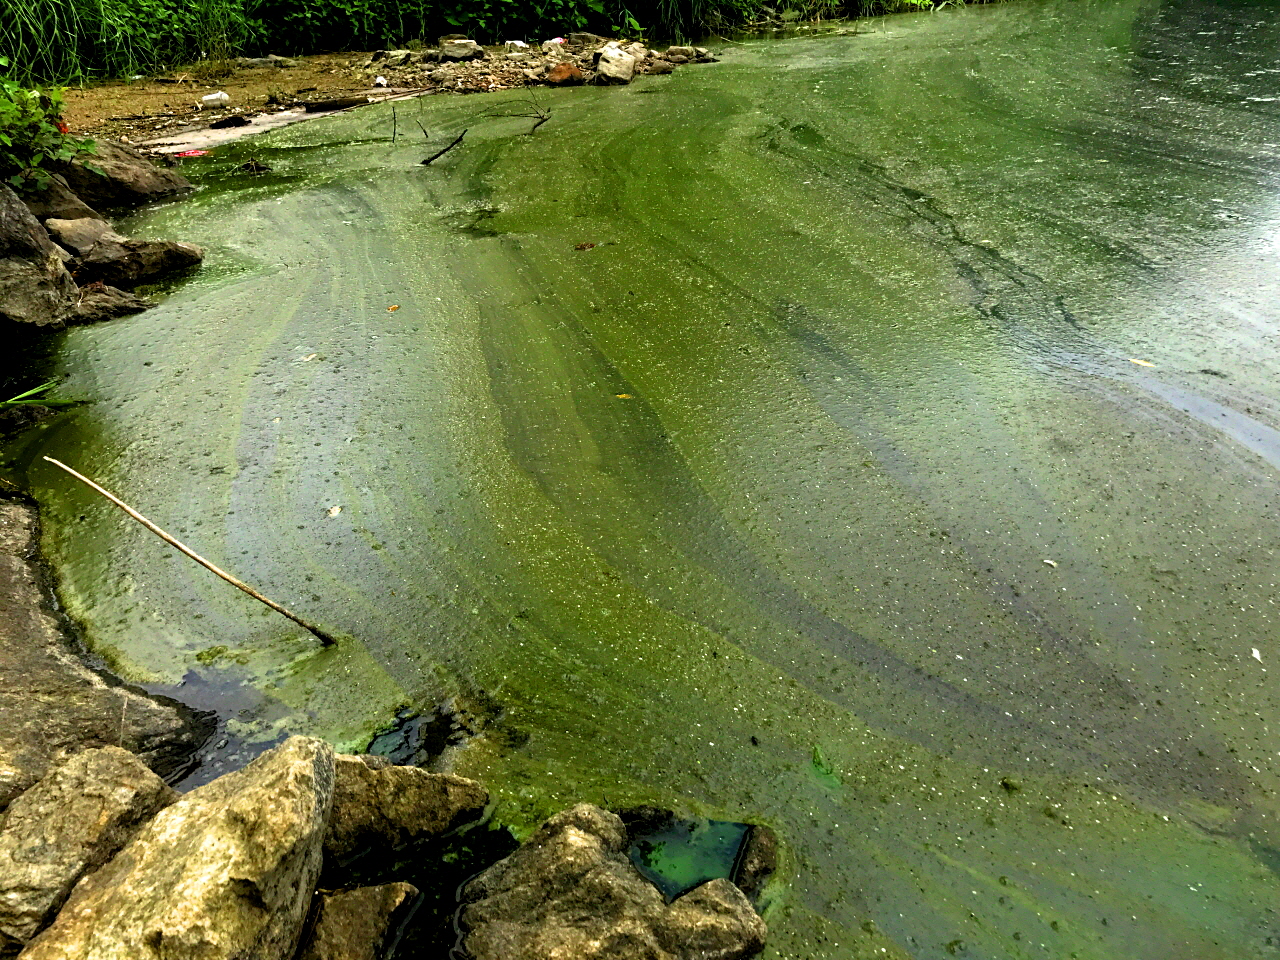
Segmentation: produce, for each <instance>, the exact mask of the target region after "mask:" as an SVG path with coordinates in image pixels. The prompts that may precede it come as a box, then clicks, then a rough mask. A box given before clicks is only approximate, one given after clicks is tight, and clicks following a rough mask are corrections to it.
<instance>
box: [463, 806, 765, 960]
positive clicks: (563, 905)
mask: <svg viewBox="0 0 1280 960" xmlns="http://www.w3.org/2000/svg"><path fill="white" fill-rule="evenodd" d="M627 849H628V838H627V829H626V827H625V825H624V824H623V822H622V820H621V819H619V818H618V816H617V815H616V814H613V813H610V812H609V811H607V810H602V809H600V808H599V807H595V806H592V805H590V804H580V805H578V806H576V807H573V808H572V809H570V810H566V811H564V812H563V813H559V814H557V815H556V816H554V817H552V818H551V819H550V820H548V821H547V822H546V823H544V824H543V825H542V826H541V827H539V828H538V830H537V831H536V832H535V833H534V834H533V836H532V837H530V838H529V840H528V841H527V842H526V843H525V844H524V845H523V846H521V847H520V849H519V850H517V851H516V852H515V853H513V854H512V855H511V856H509V857H507V858H506V859H505V860H501V861H499V862H498V863H496V864H494V865H493V866H492V867H490V868H489V869H488V870H486V871H485V872H484V873H482V874H480V876H478V877H476V878H475V879H474V880H472V881H471V882H470V883H468V884H467V885H466V887H464V888H463V893H462V899H463V901H464V906H463V907H462V909H461V911H460V912H459V915H458V921H459V925H460V927H461V929H462V931H463V940H462V946H463V947H464V949H465V951H466V953H467V955H468V956H469V957H472V958H473V960H562V958H566V957H573V958H574V960H739V958H745V957H751V956H754V955H755V954H757V953H759V952H760V950H761V949H763V947H764V939H765V933H766V930H765V924H764V921H763V920H761V919H760V917H759V916H758V915H757V914H756V912H755V910H753V909H752V907H751V904H750V903H749V902H748V901H747V898H746V897H745V896H744V895H743V893H742V891H741V890H739V889H738V888H737V887H735V886H734V885H733V884H732V883H730V882H729V881H728V880H711V881H709V882H708V883H704V884H703V885H702V886H700V887H696V888H695V889H693V890H692V891H690V892H689V893H687V894H685V895H684V896H682V897H680V898H678V899H677V900H675V901H674V902H672V903H670V904H668V903H666V901H665V900H664V899H663V896H662V894H661V893H659V892H658V890H657V888H656V887H654V886H653V885H652V884H651V883H649V882H648V881H647V880H645V879H644V878H643V877H641V876H640V874H639V873H638V872H637V871H636V869H635V867H634V866H632V864H631V861H630V860H629V859H628V857H627Z"/></svg>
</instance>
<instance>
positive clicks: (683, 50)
mask: <svg viewBox="0 0 1280 960" xmlns="http://www.w3.org/2000/svg"><path fill="white" fill-rule="evenodd" d="M697 56H698V51H697V50H695V49H694V48H693V47H667V57H666V58H667V59H668V60H671V58H672V57H684V60H673V61H672V62H673V63H684V62H686V61H688V60H693V59H694V58H696V57H697Z"/></svg>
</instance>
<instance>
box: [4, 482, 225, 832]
mask: <svg viewBox="0 0 1280 960" xmlns="http://www.w3.org/2000/svg"><path fill="white" fill-rule="evenodd" d="M38 529H39V522H38V519H37V514H36V509H35V507H34V506H32V505H30V504H28V503H26V502H24V501H19V500H13V501H0V808H4V807H5V806H7V805H8V804H9V803H10V801H12V800H13V799H14V798H15V797H17V796H18V795H19V794H20V793H22V792H23V791H24V790H26V789H28V788H29V787H31V786H32V785H34V784H35V783H36V781H38V780H40V779H41V778H42V777H44V776H45V774H46V773H48V771H49V770H50V768H52V767H54V766H57V765H58V764H60V763H62V762H63V761H65V760H66V759H67V758H68V757H70V756H72V755H74V754H77V753H79V752H81V751H82V750H87V749H90V748H93V747H104V746H107V745H110V744H115V745H118V746H123V747H124V749H126V750H128V751H129V752H130V753H134V754H137V755H139V757H140V758H141V759H142V761H143V762H144V763H145V764H146V765H147V766H148V767H150V768H151V769H152V770H154V771H155V772H156V773H158V774H159V775H160V776H168V775H170V774H175V773H177V772H178V771H180V770H182V769H184V768H186V767H187V766H189V765H190V763H191V762H192V757H193V756H194V754H195V751H196V750H197V749H198V748H199V747H200V745H201V744H202V743H203V742H204V740H205V738H206V737H207V736H208V734H209V732H210V729H211V726H212V725H211V723H209V718H208V717H207V716H206V715H202V714H197V713H194V712H192V711H190V710H187V709H186V708H184V707H182V706H181V705H180V704H177V703H174V702H173V701H171V700H160V699H153V698H151V697H148V696H147V695H145V694H143V693H140V692H137V691H133V690H130V689H128V688H127V687H123V686H112V685H110V684H109V683H108V682H107V680H106V679H104V678H103V677H102V676H100V675H98V674H97V673H95V672H93V671H92V670H90V669H89V668H88V667H86V666H85V665H84V663H83V662H82V661H81V659H80V657H79V656H78V655H77V653H76V648H75V646H74V644H73V642H72V639H71V638H70V637H69V636H68V635H67V634H65V633H64V632H63V628H62V625H61V623H60V621H59V620H58V619H57V618H56V617H55V615H54V613H53V608H52V602H51V599H50V598H49V597H48V595H47V594H46V593H45V591H44V581H43V578H42V575H41V571H40V568H39V566H38V564H37V562H36V559H35V557H36V544H37V542H38V536H37V534H38Z"/></svg>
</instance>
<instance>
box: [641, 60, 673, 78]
mask: <svg viewBox="0 0 1280 960" xmlns="http://www.w3.org/2000/svg"><path fill="white" fill-rule="evenodd" d="M675 68H676V65H675V64H674V63H672V62H671V61H670V60H651V61H649V64H648V66H646V67H645V70H644V72H645V73H647V74H649V75H650V76H653V77H660V76H664V75H666V74H668V73H671V72H672V71H674V70H675Z"/></svg>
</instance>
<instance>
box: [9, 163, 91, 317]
mask: <svg viewBox="0 0 1280 960" xmlns="http://www.w3.org/2000/svg"><path fill="white" fill-rule="evenodd" d="M75 297H76V285H75V283H74V281H72V279H71V274H69V273H68V272H67V268H66V267H65V266H63V263H62V259H61V258H60V257H59V256H58V251H57V248H56V247H55V246H54V244H53V241H51V240H50V239H49V236H48V234H46V233H45V231H44V228H43V227H41V226H40V221H39V220H37V219H36V218H35V217H34V216H32V214H31V211H30V210H28V209H27V207H26V204H24V203H23V202H22V201H21V200H19V199H18V195H17V194H16V193H14V192H13V191H12V190H10V189H9V188H8V187H7V186H4V185H0V319H5V320H12V321H14V322H16V323H30V324H34V325H36V326H51V327H60V326H61V325H62V321H63V318H65V317H66V316H67V314H68V313H70V312H71V307H72V304H74V303H75Z"/></svg>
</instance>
